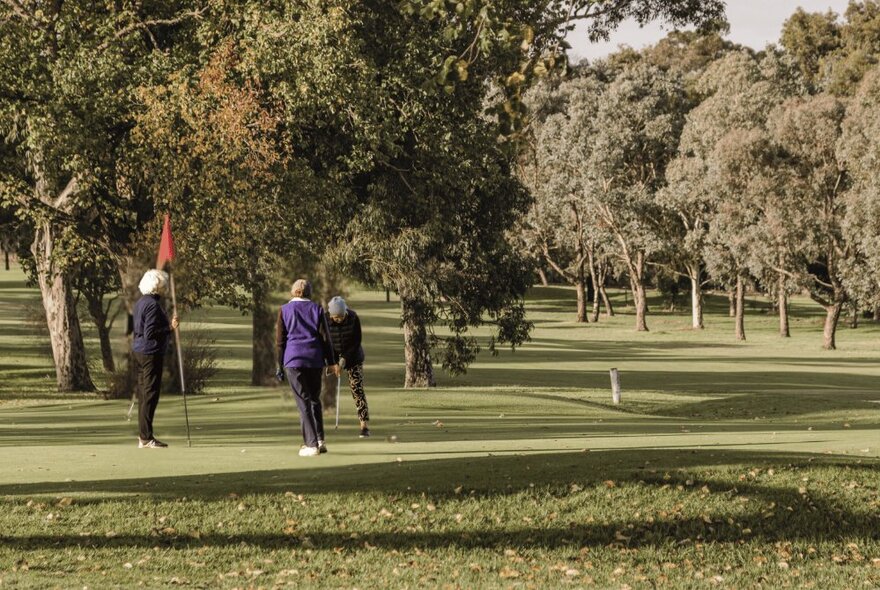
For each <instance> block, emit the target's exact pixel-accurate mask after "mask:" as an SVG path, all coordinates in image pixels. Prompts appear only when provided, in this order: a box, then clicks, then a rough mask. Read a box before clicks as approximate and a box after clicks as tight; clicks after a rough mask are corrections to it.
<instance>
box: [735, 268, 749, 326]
mask: <svg viewBox="0 0 880 590" xmlns="http://www.w3.org/2000/svg"><path fill="white" fill-rule="evenodd" d="M735 299H736V306H735V309H734V317H735V318H736V320H735V322H734V323H735V324H736V339H737V340H745V339H746V324H745V301H746V286H745V281H743V278H742V277H736V297H735Z"/></svg>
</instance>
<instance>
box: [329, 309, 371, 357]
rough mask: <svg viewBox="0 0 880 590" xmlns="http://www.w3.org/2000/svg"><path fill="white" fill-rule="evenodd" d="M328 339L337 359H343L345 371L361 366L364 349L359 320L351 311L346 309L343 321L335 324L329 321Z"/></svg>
mask: <svg viewBox="0 0 880 590" xmlns="http://www.w3.org/2000/svg"><path fill="white" fill-rule="evenodd" d="M330 338H331V339H332V340H333V352H335V353H336V356H337V357H342V358H344V359H345V367H346V368H347V369H349V368H351V367H353V366H355V365H360V364H363V362H364V348H363V346H361V319H360V318H359V317H358V315H357V314H356V313H355V312H354V310H353V309H351V308H348V309H347V310H346V312H345V319H344V320H342V323H339V324H337V323H336V322H334V321H332V320H331V321H330Z"/></svg>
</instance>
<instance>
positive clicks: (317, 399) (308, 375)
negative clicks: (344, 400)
mask: <svg viewBox="0 0 880 590" xmlns="http://www.w3.org/2000/svg"><path fill="white" fill-rule="evenodd" d="M323 371H324V369H323V367H321V368H317V369H313V368H293V367H287V368H286V369H285V372H286V373H287V381H288V383H290V388H291V389H292V390H293V399H295V400H296V407H297V408H299V424H300V429H301V430H302V437H303V442H304V443H305V445H306V446H307V447H317V446H318V441H319V440H321V441H323V440H325V439H324V411H323V409H322V408H321V373H322V372H323Z"/></svg>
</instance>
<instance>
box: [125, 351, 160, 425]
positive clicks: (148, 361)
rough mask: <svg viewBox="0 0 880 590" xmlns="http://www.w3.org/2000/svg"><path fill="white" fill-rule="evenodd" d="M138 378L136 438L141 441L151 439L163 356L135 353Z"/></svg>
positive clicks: (157, 403)
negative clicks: (137, 431)
mask: <svg viewBox="0 0 880 590" xmlns="http://www.w3.org/2000/svg"><path fill="white" fill-rule="evenodd" d="M133 354H134V358H135V361H136V362H137V377H138V387H137V392H138V402H139V403H138V430H139V431H140V432H139V434H138V436H139V437H140V438H141V440H150V439H152V438H153V416H155V415H156V406H158V405H159V387H160V386H161V385H162V361H163V360H164V358H165V355H163V354H141V353H139V352H135V353H133Z"/></svg>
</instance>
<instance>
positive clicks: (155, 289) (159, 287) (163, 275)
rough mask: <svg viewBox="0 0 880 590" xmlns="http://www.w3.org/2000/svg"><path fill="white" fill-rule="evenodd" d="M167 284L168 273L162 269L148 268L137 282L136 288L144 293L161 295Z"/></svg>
mask: <svg viewBox="0 0 880 590" xmlns="http://www.w3.org/2000/svg"><path fill="white" fill-rule="evenodd" d="M167 285H168V273H167V272H165V271H164V270H156V269H154V268H153V269H150V270H148V271H147V272H145V273H144V277H143V278H142V279H141V282H140V283H139V284H138V290H139V291H140V292H141V293H143V294H144V295H161V294H162V293H163V292H164V291H165V287H166V286H167Z"/></svg>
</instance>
